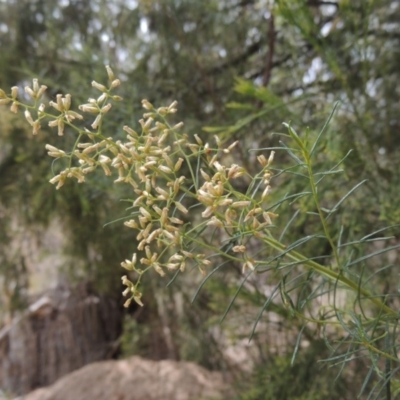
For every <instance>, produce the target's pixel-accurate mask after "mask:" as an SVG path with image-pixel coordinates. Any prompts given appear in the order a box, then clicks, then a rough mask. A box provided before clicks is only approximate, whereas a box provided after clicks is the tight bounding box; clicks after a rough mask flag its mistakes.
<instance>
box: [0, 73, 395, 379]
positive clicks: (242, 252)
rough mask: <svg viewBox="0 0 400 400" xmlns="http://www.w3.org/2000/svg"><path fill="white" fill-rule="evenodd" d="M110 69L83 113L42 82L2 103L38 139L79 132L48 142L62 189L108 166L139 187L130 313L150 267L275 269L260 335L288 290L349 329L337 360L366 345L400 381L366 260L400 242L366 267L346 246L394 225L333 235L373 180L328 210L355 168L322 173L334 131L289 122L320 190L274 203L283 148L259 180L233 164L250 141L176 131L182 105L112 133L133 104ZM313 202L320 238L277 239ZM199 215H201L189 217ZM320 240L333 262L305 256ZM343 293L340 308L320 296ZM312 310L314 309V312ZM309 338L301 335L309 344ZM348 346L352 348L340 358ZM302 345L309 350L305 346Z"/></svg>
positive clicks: (304, 170)
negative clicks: (340, 214)
mask: <svg viewBox="0 0 400 400" xmlns="http://www.w3.org/2000/svg"><path fill="white" fill-rule="evenodd" d="M106 69H107V74H108V78H109V84H108V86H105V85H102V84H100V83H97V82H92V86H93V87H94V88H95V89H97V90H98V91H99V92H100V95H99V97H98V98H97V99H96V98H90V99H89V100H88V102H87V103H86V104H82V105H80V106H79V107H78V109H79V111H80V112H78V111H74V110H72V109H71V95H69V94H66V95H65V96H63V95H61V94H58V95H57V96H56V101H55V102H54V101H50V102H49V106H50V107H46V105H45V104H44V103H41V102H40V101H41V99H42V97H43V95H44V93H45V91H46V86H43V85H41V86H40V85H39V83H38V81H37V80H36V79H34V80H33V85H32V87H25V93H26V95H28V96H29V97H30V99H31V100H32V101H31V102H24V101H23V100H21V98H20V97H19V89H18V87H13V88H11V92H10V94H6V92H4V91H3V90H1V89H0V105H9V106H10V107H11V111H12V112H14V113H17V112H18V110H19V109H20V108H23V109H24V115H25V118H26V120H27V122H28V123H29V125H30V126H31V127H32V133H33V134H34V135H36V134H38V133H39V131H40V129H41V127H42V126H43V124H44V123H47V124H48V125H49V126H50V127H54V128H57V130H58V135H60V136H62V135H64V133H65V131H66V130H67V129H68V134H70V133H74V134H75V135H76V140H75V143H74V145H73V148H72V150H69V151H67V150H62V149H59V148H57V147H55V146H53V145H51V144H47V145H46V149H47V150H48V155H49V156H51V157H54V158H55V159H56V160H57V162H59V163H60V164H61V165H62V168H61V171H60V172H59V173H58V174H57V175H55V176H54V177H53V178H52V179H51V180H50V182H51V183H52V184H55V185H57V186H56V188H57V189H60V188H61V187H62V186H63V185H64V184H65V182H66V180H67V179H70V178H72V179H76V180H77V182H78V183H83V182H85V180H86V179H87V178H86V177H87V175H88V174H90V173H92V172H94V171H96V170H97V169H101V170H103V171H104V174H105V175H106V176H112V175H115V176H114V178H112V179H113V180H114V183H117V184H127V185H129V186H130V188H131V190H132V192H133V193H134V198H133V199H132V200H131V203H132V205H131V207H129V210H130V214H129V216H128V218H127V219H126V221H125V222H124V224H125V226H126V227H127V228H130V229H134V230H135V231H136V232H137V236H136V239H137V242H138V245H137V248H136V249H135V250H134V252H133V256H132V257H131V258H130V259H126V260H125V261H123V262H122V263H121V265H122V267H123V268H125V269H126V270H127V271H128V273H127V275H124V276H123V277H122V282H123V284H124V285H125V286H126V289H125V290H124V292H123V294H124V296H126V297H127V300H126V301H125V306H126V307H129V305H130V304H131V302H132V301H135V302H136V303H137V304H139V305H143V303H142V300H141V297H142V293H141V289H140V284H141V280H142V277H143V276H144V275H145V273H147V272H149V271H152V270H153V271H155V272H156V273H157V274H159V275H161V276H164V275H165V274H166V273H168V272H172V273H174V274H177V273H181V272H184V271H185V269H187V268H188V267H190V268H197V269H198V270H199V271H200V273H202V274H203V275H206V277H205V280H206V279H208V278H209V277H210V276H212V274H213V273H214V272H215V271H216V270H217V269H218V268H219V266H220V265H222V264H221V263H220V259H226V261H229V262H232V263H235V264H240V265H241V267H242V272H243V273H244V274H245V278H244V282H245V281H246V279H247V278H248V277H249V276H251V275H252V274H255V273H266V272H272V273H273V275H274V277H273V280H272V281H271V283H273V284H275V285H276V286H275V289H274V290H273V291H272V294H271V295H269V296H266V301H265V304H264V306H263V307H262V309H261V310H260V313H259V315H258V317H257V318H256V321H255V324H254V327H253V332H254V329H255V327H256V325H257V322H258V321H259V319H260V318H261V316H262V313H263V312H264V310H265V309H266V308H267V307H268V306H269V305H270V304H271V302H273V301H276V302H279V300H277V296H278V295H279V294H280V296H281V305H282V306H283V307H286V308H287V309H289V310H290V315H292V316H296V317H297V318H299V319H301V320H303V321H304V322H305V323H313V324H314V326H316V327H317V328H318V329H317V331H318V332H322V334H323V335H324V336H325V337H326V338H328V337H327V330H326V327H327V326H329V325H332V326H341V327H342V328H343V333H344V339H342V340H341V342H340V343H341V346H336V347H335V348H333V347H332V354H333V355H332V358H331V359H330V360H331V361H334V362H335V363H336V362H339V361H338V360H340V362H343V363H346V362H348V360H349V359H350V358H351V356H352V355H353V354H355V353H356V352H358V351H360V349H362V350H365V349H366V350H367V353H368V354H369V356H370V358H371V360H372V367H371V368H373V369H374V370H375V371H376V372H377V373H378V376H380V377H382V380H381V382H387V381H388V380H390V379H391V376H392V375H390V368H389V369H388V368H387V366H386V369H385V371H386V372H385V373H386V375H384V373H383V372H382V368H383V367H382V364H380V363H379V362H378V360H379V359H380V358H382V359H384V360H386V361H388V360H389V361H391V362H396V363H397V364H398V359H397V352H396V353H394V354H393V349H397V346H398V343H397V335H395V330H396V326H397V325H396V324H397V320H398V312H397V310H395V309H394V308H392V307H390V306H389V305H388V304H387V303H386V298H385V295H382V294H378V295H377V294H375V293H374V290H375V289H376V287H374V286H373V281H374V279H376V277H377V275H378V273H377V272H372V273H371V274H369V275H365V274H364V264H365V262H366V261H367V260H369V259H370V258H372V257H374V256H376V255H380V254H383V253H384V252H385V251H388V250H393V249H397V248H398V247H399V245H395V246H392V247H386V248H385V249H383V250H378V251H376V252H372V253H370V254H366V255H363V256H361V257H359V258H357V259H355V260H354V259H352V254H350V255H347V254H346V253H345V252H343V251H342V250H343V248H345V247H346V246H350V245H351V246H354V245H357V244H361V243H366V242H368V241H372V240H373V241H376V240H382V241H384V240H388V239H391V237H380V235H379V234H380V233H381V232H383V231H384V229H379V230H377V231H376V232H373V233H370V234H368V235H366V236H363V237H362V238H361V239H359V240H356V241H351V242H349V243H341V236H340V237H338V238H335V237H333V236H332V234H331V232H330V229H329V225H328V220H329V218H330V217H331V215H332V214H333V213H336V212H337V211H338V210H339V208H340V206H341V205H342V203H344V202H345V201H346V199H347V198H348V197H349V196H350V195H351V194H352V193H353V192H354V191H355V190H357V188H358V187H359V186H360V185H361V184H362V183H361V184H359V185H357V186H355V187H354V188H352V189H351V190H350V191H349V192H348V193H347V194H346V195H345V196H343V198H342V199H341V200H340V201H339V202H337V204H335V205H334V206H332V207H331V208H329V209H328V208H326V207H322V205H321V199H320V193H319V191H318V188H319V185H320V183H321V181H322V180H323V179H324V178H325V177H327V176H330V175H332V174H337V173H340V172H341V170H339V169H338V167H339V165H340V164H341V162H342V161H343V160H341V161H340V162H339V163H338V164H336V165H335V166H334V167H332V168H331V169H330V170H329V171H322V172H321V171H318V172H315V171H314V170H313V157H314V154H315V151H316V148H317V146H318V143H319V140H320V138H321V135H322V133H323V131H324V129H325V127H326V125H325V126H324V128H323V129H322V130H321V132H320V133H319V134H318V136H317V137H316V139H315V140H314V141H313V142H311V141H309V138H308V137H306V139H305V140H303V139H302V138H301V137H300V136H299V135H297V133H296V132H295V131H294V130H293V129H292V127H291V126H290V125H286V126H287V130H288V134H287V135H284V136H285V137H286V138H287V139H288V140H290V141H291V143H292V146H291V147H288V146H286V145H282V147H281V149H282V150H285V151H287V152H288V153H289V154H290V155H291V156H292V158H293V159H294V160H295V161H296V165H295V168H297V169H298V170H299V172H294V171H295V169H294V168H293V169H291V172H292V173H296V174H297V175H298V176H300V177H301V178H302V179H306V181H307V183H308V186H309V190H308V191H305V192H301V193H296V194H293V195H290V196H289V197H286V196H285V197H284V198H282V199H280V200H278V201H277V202H275V203H272V204H270V203H269V202H268V201H267V200H268V199H269V197H268V194H269V192H270V190H271V186H270V181H271V179H272V177H273V172H272V170H271V164H272V162H273V158H274V151H271V150H272V149H263V150H258V154H259V155H258V156H257V161H258V165H259V169H258V172H257V173H256V174H251V173H250V172H249V171H247V170H246V169H245V168H244V167H243V166H240V165H237V164H235V163H233V162H232V159H233V157H232V154H231V153H232V152H234V151H235V150H234V149H235V147H236V146H238V142H234V143H231V144H230V145H225V144H224V143H221V140H220V139H219V138H218V137H217V136H214V138H213V140H212V142H208V141H207V140H205V139H203V138H201V137H199V136H198V135H189V134H187V133H185V132H184V131H183V123H182V122H180V123H177V124H171V123H170V122H169V121H170V120H171V115H173V114H175V113H176V112H177V103H176V102H173V103H172V104H170V105H169V106H167V107H160V108H156V107H154V106H153V105H152V104H151V103H150V102H148V101H147V100H143V101H142V105H143V107H144V109H145V113H144V115H143V119H141V120H140V121H139V124H140V127H139V129H136V128H135V129H134V128H132V127H129V126H124V127H123V130H124V132H125V134H126V138H125V140H124V141H121V140H116V139H114V138H113V137H110V136H108V134H107V133H106V132H104V129H103V121H104V119H105V118H106V117H108V115H109V114H110V112H111V109H112V104H113V103H114V102H120V101H122V100H123V99H122V98H121V97H120V96H118V95H115V94H114V90H115V89H116V88H117V87H118V86H119V85H120V81H119V80H118V79H116V78H115V77H114V73H113V71H112V70H111V68H110V67H108V66H107V67H106ZM332 114H333V113H332ZM83 115H92V119H91V125H90V127H91V129H88V128H86V127H85V126H84V120H85V119H86V116H85V118H84V116H83ZM331 116H332V115H331ZM330 118H331V117H330ZM330 118H329V119H330ZM328 122H329V120H328ZM279 172H283V171H279ZM306 196H308V197H309V198H310V200H311V201H310V203H309V205H308V207H309V208H308V210H307V212H308V211H309V210H311V211H309V212H310V213H312V214H313V215H314V216H317V217H318V219H319V222H320V226H321V230H320V232H317V233H315V234H313V235H310V236H307V237H304V238H301V239H299V240H297V241H296V242H294V243H292V244H289V245H287V244H284V243H283V240H282V238H283V236H284V233H285V231H286V230H287V229H288V228H289V226H290V223H291V221H292V220H293V218H294V217H293V218H292V219H291V220H290V221H289V222H288V225H287V226H286V227H285V228H284V229H283V232H282V234H281V236H280V239H279V240H277V239H275V237H274V236H273V235H272V232H271V228H272V227H274V225H273V221H274V219H275V218H276V217H277V214H275V212H274V211H276V209H277V208H278V207H279V205H280V204H281V203H282V202H284V201H287V200H288V199H292V200H294V201H295V200H296V199H300V198H304V197H306ZM192 210H195V212H194V213H193V214H192V215H191V216H190V217H189V213H190V212H191V211H192ZM200 215H201V218H200ZM313 239H322V240H324V241H326V242H327V243H328V244H329V247H330V250H331V251H330V254H328V255H324V256H323V261H321V262H317V261H316V258H315V257H307V256H305V255H303V254H302V253H301V252H299V251H298V248H299V247H300V246H301V245H303V244H305V243H307V242H309V241H311V240H313ZM265 249H267V250H268V252H266V251H265ZM211 260H219V261H217V264H218V263H219V265H217V266H213V268H214V269H213V270H212V271H211V272H209V273H207V268H208V267H209V266H211V264H212V261H211ZM357 267H360V269H359V270H357ZM239 290H240V288H239V289H238V291H239ZM339 291H341V293H346V294H349V293H350V294H351V295H352V296H353V297H351V296H348V298H349V299H350V300H351V303H352V304H351V305H350V306H349V305H348V304H347V305H346V304H345V305H344V306H342V307H339V306H338V305H337V304H336V294H337V293H338V292H339ZM331 293H332V294H333V296H332V299H333V300H332V301H330V302H329V301H328V303H326V302H325V303H323V302H320V303H318V302H317V301H316V300H317V299H320V298H326V295H327V294H328V295H329V294H331ZM354 299H355V300H354ZM233 301H234V300H233ZM311 303H312V304H313V307H306V306H308V305H309V304H311ZM228 309H229V308H228ZM366 309H367V310H368V313H366V312H365V310H366ZM300 337H301V332H300V334H299V340H300ZM383 339H385V340H383ZM343 347H344V348H345V350H344V351H341V352H339V348H343ZM297 349H298V346H296V350H295V351H297ZM396 351H397V350H396ZM336 353H339V354H336ZM398 368H399V367H397V369H398ZM397 369H395V370H394V371H397ZM388 371H389V372H388ZM393 373H394V372H393ZM388 374H389V375H388ZM385 376H386V378H385ZM367 379H369V378H367Z"/></svg>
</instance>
